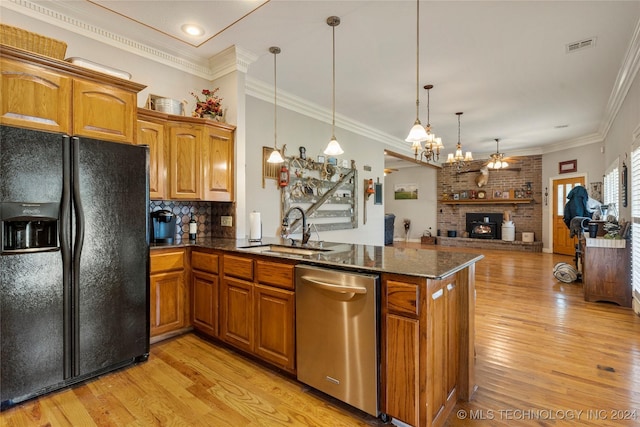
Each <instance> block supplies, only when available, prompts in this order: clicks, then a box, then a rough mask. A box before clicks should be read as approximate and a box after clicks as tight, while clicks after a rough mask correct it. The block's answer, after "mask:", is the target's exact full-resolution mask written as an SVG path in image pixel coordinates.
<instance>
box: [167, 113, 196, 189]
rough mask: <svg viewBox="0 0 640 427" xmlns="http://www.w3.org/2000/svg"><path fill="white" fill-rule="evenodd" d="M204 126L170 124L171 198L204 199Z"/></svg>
mask: <svg viewBox="0 0 640 427" xmlns="http://www.w3.org/2000/svg"><path fill="white" fill-rule="evenodd" d="M201 150H202V126H197V125H195V126H193V125H187V124H170V126H169V159H170V173H169V182H170V184H169V189H170V192H169V193H170V194H169V198H170V199H171V200H202V168H201V162H200V158H201V156H200V152H201Z"/></svg>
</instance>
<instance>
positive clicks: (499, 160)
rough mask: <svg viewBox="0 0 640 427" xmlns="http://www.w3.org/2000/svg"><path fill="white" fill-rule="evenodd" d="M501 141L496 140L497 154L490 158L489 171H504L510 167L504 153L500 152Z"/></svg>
mask: <svg viewBox="0 0 640 427" xmlns="http://www.w3.org/2000/svg"><path fill="white" fill-rule="evenodd" d="M499 141H500V140H499V139H498V138H496V152H495V153H493V154H492V155H491V156H489V164H487V167H488V168H489V169H504V168H507V167H509V163H507V162H505V160H504V153H501V152H500V150H499V145H498V143H499Z"/></svg>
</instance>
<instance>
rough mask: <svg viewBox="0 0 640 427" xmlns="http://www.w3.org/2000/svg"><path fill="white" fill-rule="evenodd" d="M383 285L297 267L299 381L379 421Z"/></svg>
mask: <svg viewBox="0 0 640 427" xmlns="http://www.w3.org/2000/svg"><path fill="white" fill-rule="evenodd" d="M379 281H380V279H379V277H378V276H376V275H369V274H360V273H350V272H344V271H339V270H329V269H325V268H318V267H313V266H306V265H297V266H296V351H297V362H298V380H299V381H301V382H303V383H305V384H308V385H310V386H311V387H313V388H316V389H318V390H320V391H322V392H324V393H326V394H328V395H331V396H333V397H335V398H336V399H338V400H341V401H343V402H346V403H348V404H349V405H352V406H354V407H356V408H358V409H361V410H363V411H365V412H367V413H369V414H371V415H373V416H376V417H377V416H378V414H379V412H378V389H379V384H378V371H379V363H378V360H379V356H378V353H379V351H378V312H379V310H378V306H379V302H378V299H379V298H378V289H379Z"/></svg>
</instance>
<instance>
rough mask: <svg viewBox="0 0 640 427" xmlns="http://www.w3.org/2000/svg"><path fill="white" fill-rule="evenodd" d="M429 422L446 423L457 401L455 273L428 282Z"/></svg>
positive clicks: (431, 424) (429, 424) (433, 424)
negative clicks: (442, 278)
mask: <svg viewBox="0 0 640 427" xmlns="http://www.w3.org/2000/svg"><path fill="white" fill-rule="evenodd" d="M427 293H428V297H427V313H428V320H429V321H428V324H427V340H426V347H427V357H428V359H427V390H428V391H427V402H428V404H427V425H428V426H436V425H443V424H444V422H445V421H446V417H447V415H448V414H449V412H450V410H451V408H453V406H454V405H455V404H456V401H457V399H458V396H457V394H456V384H457V373H458V345H457V342H458V335H459V333H458V328H457V318H456V316H457V297H456V283H455V276H450V278H449V279H448V280H446V279H445V280H428V283H427Z"/></svg>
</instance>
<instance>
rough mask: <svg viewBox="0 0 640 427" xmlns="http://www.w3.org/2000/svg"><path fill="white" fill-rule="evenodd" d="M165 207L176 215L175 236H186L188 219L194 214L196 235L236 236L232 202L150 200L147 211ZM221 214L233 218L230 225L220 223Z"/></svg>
mask: <svg viewBox="0 0 640 427" xmlns="http://www.w3.org/2000/svg"><path fill="white" fill-rule="evenodd" d="M160 209H166V210H168V211H171V212H173V213H174V214H175V215H176V238H178V239H180V238H182V236H183V235H184V236H185V239H187V238H188V234H189V221H190V220H191V214H194V216H195V218H196V222H197V223H198V236H197V237H199V238H204V237H221V238H230V239H233V238H235V236H236V218H235V216H236V214H235V212H236V205H235V203H233V202H190V201H176V200H152V201H151V202H150V203H149V213H151V212H153V211H157V210H160ZM222 216H231V217H232V218H233V222H232V224H233V226H232V227H222V226H221V225H220V221H221V217H222Z"/></svg>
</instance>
